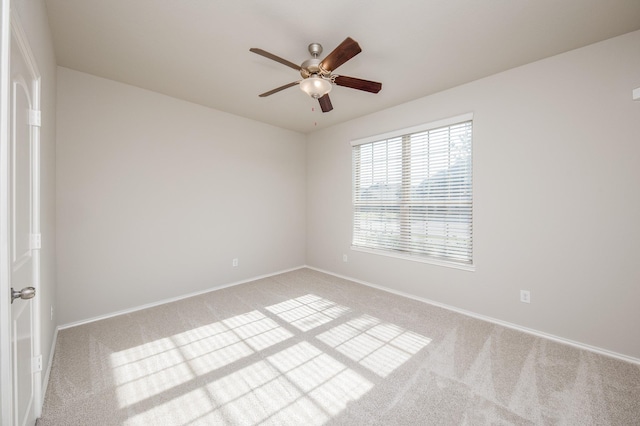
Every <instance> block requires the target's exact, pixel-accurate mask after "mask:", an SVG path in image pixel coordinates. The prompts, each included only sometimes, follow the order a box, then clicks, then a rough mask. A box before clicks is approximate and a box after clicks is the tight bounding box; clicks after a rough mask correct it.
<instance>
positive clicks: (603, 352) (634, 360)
mask: <svg viewBox="0 0 640 426" xmlns="http://www.w3.org/2000/svg"><path fill="white" fill-rule="evenodd" d="M305 267H306V268H308V269H312V270H314V271H318V272H322V273H324V274H328V275H332V276H334V277H337V278H342V279H345V280H349V281H353V282H355V283H358V284H362V285H365V286H367V287H372V288H375V289H378V290H382V291H386V292H387V293H392V294H396V295H398V296H403V297H407V298H409V299H413V300H417V301H418V302H423V303H428V304H430V305H433V306H437V307H439V308H443V309H447V310H449V311H453V312H457V313H459V314H462V315H466V316H468V317H472V318H476V319H479V320H482V321H487V322H491V323H494V324H498V325H501V326H503V327H507V328H511V329H513V330H518V331H521V332H523V333H527V334H531V335H534V336H537V337H541V338H544V339H549V340H553V341H555V342H558V343H563V344H565V345H570V346H573V347H576V348H578V349H584V350H586V351H590V352H595V353H597V354H600V355H605V356H608V357H611V358H616V359H619V360H621V361H626V362H630V363H633V364H638V365H640V358H634V357H631V356H628V355H624V354H620V353H617V352H613V351H610V350H607V349H603V348H599V347H597V346H591V345H588V344H586V343H581V342H576V341H574V340H570V339H565V338H564V337H560V336H555V335H553V334H549V333H545V332H543V331H538V330H534V329H532V328H527V327H523V326H521V325H518V324H514V323H511V322H507V321H503V320H499V319H496V318H492V317H488V316H486V315H481V314H477V313H475V312H471V311H467V310H464V309H460V308H456V307H455V306H450V305H446V304H444V303H440V302H435V301H433V300H429V299H425V298H423V297H419V296H416V295H413V294H410V293H404V292H402V291H397V290H394V289H391V288H388V287H384V286H380V285H376V284H372V283H369V282H366V281H362V280H358V279H355V278H352V277H348V276H345V275H340V274H336V273H334V272H331V271H326V270H324V269H320V268H315V267H313V266H309V265H306V266H305Z"/></svg>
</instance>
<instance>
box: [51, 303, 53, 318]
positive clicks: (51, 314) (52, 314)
mask: <svg viewBox="0 0 640 426" xmlns="http://www.w3.org/2000/svg"><path fill="white" fill-rule="evenodd" d="M51 321H53V305H51Z"/></svg>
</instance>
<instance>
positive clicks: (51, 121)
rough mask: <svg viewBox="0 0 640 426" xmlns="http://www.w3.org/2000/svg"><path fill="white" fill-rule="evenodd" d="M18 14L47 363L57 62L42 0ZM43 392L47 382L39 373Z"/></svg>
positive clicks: (17, 4) (19, 7)
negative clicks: (29, 57) (32, 83)
mask: <svg viewBox="0 0 640 426" xmlns="http://www.w3.org/2000/svg"><path fill="white" fill-rule="evenodd" d="M12 7H13V9H14V11H15V12H16V13H17V15H18V17H19V19H20V23H21V24H22V27H23V30H24V32H25V34H26V36H27V39H28V41H29V45H30V47H31V51H32V53H33V55H34V57H35V60H36V62H37V66H38V71H39V72H40V78H41V82H40V88H41V91H40V107H41V108H40V109H41V113H42V126H41V127H40V231H41V234H42V249H41V250H40V285H39V286H38V289H37V297H38V298H39V299H40V300H39V302H40V353H41V354H42V359H43V363H44V365H45V368H46V364H47V362H48V360H49V357H50V355H51V349H52V348H51V346H52V342H53V339H54V336H55V328H56V325H57V322H56V317H55V315H54V317H53V318H51V307H52V306H53V307H54V308H55V299H56V291H57V290H56V222H55V205H56V200H55V197H56V192H55V173H56V163H55V157H56V155H55V154H56V69H57V67H56V60H55V54H54V50H53V42H52V38H51V31H50V29H49V23H48V20H47V11H46V7H45V5H44V1H42V0H29V1H27V0H13V1H12ZM42 380H43V385H42V386H43V389H44V386H45V383H44V380H46V377H45V374H42Z"/></svg>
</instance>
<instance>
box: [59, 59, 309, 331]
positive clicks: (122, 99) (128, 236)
mask: <svg viewBox="0 0 640 426" xmlns="http://www.w3.org/2000/svg"><path fill="white" fill-rule="evenodd" d="M203 90H206V87H203ZM57 106H58V111H57V113H58V135H57V136H58V151H57V170H58V173H57V178H58V186H57V195H58V198H57V200H58V205H57V207H58V210H57V213H58V215H57V218H58V221H57V224H58V291H59V305H60V310H59V314H60V323H61V324H68V323H72V322H76V321H82V320H86V319H90V318H94V317H97V316H101V315H108V314H110V313H113V312H117V311H120V310H125V309H129V308H132V307H137V306H141V305H144V304H148V303H153V302H156V301H161V300H165V299H168V298H173V297H179V296H182V295H185V294H189V293H193V292H197V291H202V290H206V289H212V288H215V287H218V286H221V285H225V284H229V283H232V282H236V281H241V280H243V279H247V278H250V277H255V276H260V275H264V274H268V273H273V272H276V271H280V270H286V269H289V268H293V267H297V266H300V265H303V264H304V263H305V248H306V246H305V241H306V235H305V229H306V144H305V137H304V135H302V134H300V133H296V132H292V131H289V130H283V129H280V128H277V127H273V126H269V125H265V124H263V123H259V122H256V121H252V120H248V119H244V118H240V117H237V116H233V115H231V114H227V113H222V112H219V111H216V110H212V109H208V108H205V107H202V106H198V105H195V104H192V103H188V102H185V101H181V100H177V99H174V98H170V97H168V96H164V95H160V94H158V93H154V92H150V91H146V90H142V89H139V88H135V87H133V86H128V85H125V84H121V83H116V82H114V81H111V80H106V79H102V78H98V77H95V76H92V75H89V74H84V73H80V72H77V71H73V70H70V69H67V68H58V104H57ZM234 258H238V259H239V265H238V267H237V268H234V267H232V260H233V259H234Z"/></svg>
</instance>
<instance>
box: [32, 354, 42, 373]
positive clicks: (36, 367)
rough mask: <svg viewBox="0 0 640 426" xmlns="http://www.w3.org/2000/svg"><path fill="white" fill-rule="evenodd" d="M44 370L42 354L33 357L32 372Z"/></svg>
mask: <svg viewBox="0 0 640 426" xmlns="http://www.w3.org/2000/svg"><path fill="white" fill-rule="evenodd" d="M39 371H42V355H38V356H36V357H33V358H32V359H31V372H32V373H37V372H39Z"/></svg>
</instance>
